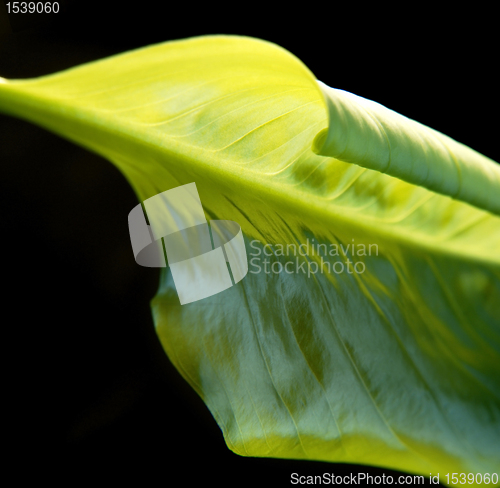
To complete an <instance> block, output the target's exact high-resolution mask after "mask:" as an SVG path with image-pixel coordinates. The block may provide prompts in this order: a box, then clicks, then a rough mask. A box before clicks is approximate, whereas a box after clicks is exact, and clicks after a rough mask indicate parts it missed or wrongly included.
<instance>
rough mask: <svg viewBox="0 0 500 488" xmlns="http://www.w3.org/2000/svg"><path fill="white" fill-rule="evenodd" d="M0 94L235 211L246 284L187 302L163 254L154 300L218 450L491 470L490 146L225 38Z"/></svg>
mask: <svg viewBox="0 0 500 488" xmlns="http://www.w3.org/2000/svg"><path fill="white" fill-rule="evenodd" d="M0 110H1V111H3V112H5V113H7V114H11V115H13V116H18V117H21V118H24V119H27V120H30V121H32V122H34V123H37V124H39V125H41V126H43V127H45V128H47V129H50V130H52V131H54V132H56V133H58V134H60V135H61V136H63V137H67V138H69V139H71V140H73V141H74V142H76V143H78V144H81V145H83V146H84V147H86V148H89V149H91V150H93V151H95V152H97V153H99V154H101V155H103V156H105V157H107V158H108V159H109V160H110V161H112V162H113V163H114V164H116V165H117V167H118V168H119V169H120V170H121V171H122V172H123V174H124V175H125V176H126V177H127V179H128V181H130V183H131V185H132V186H133V187H134V189H135V191H136V193H137V195H138V198H139V199H140V200H141V201H142V200H145V199H146V198H149V197H151V196H153V195H155V194H157V193H160V192H162V191H165V190H168V189H170V188H174V187H177V186H179V185H183V184H188V183H191V182H193V181H194V182H195V183H196V186H197V188H198V192H199V194H200V197H201V201H202V203H203V205H204V209H205V212H206V215H207V217H208V219H211V220H212V219H215V220H216V219H227V220H234V221H236V222H238V223H239V224H240V226H241V228H242V231H243V234H244V238H245V242H246V247H247V252H248V254H249V260H250V267H249V270H250V271H249V273H248V275H247V276H246V277H245V278H244V279H243V280H242V281H241V282H239V283H238V284H236V285H235V286H233V287H232V288H230V289H228V290H226V291H224V292H223V293H220V294H218V295H215V296H213V297H210V298H207V299H204V300H202V301H199V302H194V303H190V304H187V305H184V306H181V305H180V304H179V299H178V297H177V294H176V291H175V287H174V284H173V281H172V278H171V275H170V273H169V271H168V268H166V269H165V270H164V272H163V273H162V277H161V283H160V288H159V291H158V294H157V296H156V297H155V299H154V300H153V302H152V309H153V315H154V319H155V324H156V327H157V331H158V335H159V337H160V339H161V341H162V344H163V346H164V348H165V350H166V352H167V354H168V356H169V358H170V359H171V361H172V362H173V363H174V365H175V366H176V367H177V368H178V370H179V371H180V372H181V374H182V375H183V376H184V378H185V379H186V380H187V381H188V382H189V383H190V384H191V386H192V387H193V388H194V389H195V390H196V391H197V392H198V394H199V395H200V396H201V397H202V398H203V400H204V401H205V403H206V404H207V406H208V408H209V409H210V411H211V412H212V414H213V415H214V417H215V419H216V421H217V422H218V424H219V426H220V427H221V429H222V431H223V434H224V438H225V440H226V443H227V445H228V446H229V448H230V449H232V450H233V451H234V452H236V453H238V454H241V455H245V456H267V457H279V458H292V459H314V460H321V461H331V462H351V463H358V464H367V465H375V466H382V467H387V468H393V469H398V470H403V471H407V472H413V473H421V474H423V475H426V476H429V474H430V473H433V474H436V473H437V472H440V473H441V475H443V473H469V472H481V473H493V472H497V473H498V472H499V471H500V462H499V460H500V217H499V215H500V170H499V167H498V165H496V164H495V163H494V162H493V161H491V160H489V159H488V158H486V157H484V156H482V155H480V154H478V153H476V152H475V151H473V150H471V149H469V148H467V147H465V146H463V145H461V144H459V143H457V142H455V141H453V140H451V139H449V138H447V137H446V136H444V135H442V134H439V133H437V132H435V131H433V130H431V129H429V128H427V127H424V126H422V125H420V124H417V123H416V122H414V121H411V120H409V119H406V118H405V117H403V116H401V115H398V114H395V113H394V112H391V111H389V110H388V109H385V108H384V107H381V106H380V105H378V104H375V103H374V102H370V101H367V100H364V99H361V98H359V97H356V96H354V95H351V94H348V93H346V92H342V91H340V90H333V89H331V88H328V87H325V86H324V85H322V84H318V83H317V82H316V80H315V78H314V76H313V75H312V74H311V73H310V72H309V70H308V69H307V68H306V67H305V66H304V65H303V64H302V63H301V62H300V61H299V60H297V59H296V58H295V57H294V56H293V55H291V54H290V53H288V52H287V51H285V50H283V49H282V48H280V47H278V46H276V45H273V44H270V43H267V42H264V41H260V40H256V39H251V38H244V37H235V36H213V37H202V38H193V39H188V40H184V41H176V42H169V43H165V44H160V45H156V46H150V47H147V48H144V49H140V50H137V51H133V52H130V53H126V54H123V55H119V56H115V57H112V58H109V59H106V60H103V61H99V62H95V63H91V64H88V65H84V66H81V67H78V68H74V69H70V70H67V71H65V72H62V73H58V74H55V75H51V76H46V77H42V78H38V79H34V80H23V81H22V80H17V81H7V80H1V79H0ZM313 149H314V150H313ZM299 246H301V247H299ZM294 249H295V251H296V253H297V255H293V253H292V251H293V250H294ZM287 251H288V252H287ZM300 251H302V252H300ZM131 257H132V254H131ZM265 260H268V261H269V262H268V263H267V264H266V263H265ZM342 266H343V272H340V270H341V268H342ZM257 267H260V268H261V270H260V272H256V271H257ZM266 271H267V272H266ZM290 271H291V272H290ZM441 481H443V477H442V476H441Z"/></svg>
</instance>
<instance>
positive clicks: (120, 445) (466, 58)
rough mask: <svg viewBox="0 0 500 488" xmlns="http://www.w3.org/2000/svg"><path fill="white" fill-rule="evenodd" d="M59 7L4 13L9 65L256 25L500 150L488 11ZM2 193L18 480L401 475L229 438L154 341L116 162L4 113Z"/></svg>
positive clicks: (49, 68) (308, 59) (7, 421)
mask: <svg viewBox="0 0 500 488" xmlns="http://www.w3.org/2000/svg"><path fill="white" fill-rule="evenodd" d="M60 3H61V5H62V9H61V12H60V13H59V14H53V15H31V16H30V15H28V14H24V15H19V14H18V15H10V16H9V19H8V20H7V16H6V10H4V11H3V12H1V14H0V15H1V16H0V29H3V30H1V31H0V43H1V44H0V76H2V77H5V78H26V77H34V76H40V75H43V74H48V73H52V72H55V71H59V70H61V69H64V68H68V67H71V66H75V65H78V64H81V63H83V62H88V61H92V60H95V59H100V58H102V57H105V56H108V55H111V54H115V53H119V52H123V51H126V50H129V49H132V48H136V47H141V46H145V45H148V44H152V43H156V42H162V41H166V40H170V39H180V38H185V37H190V36H194V35H201V34H221V33H222V34H244V35H250V36H254V37H259V38H263V39H266V40H269V41H273V42H276V43H277V44H280V45H281V46H283V47H285V48H286V49H288V50H289V51H291V52H292V53H294V54H295V55H296V56H298V57H299V58H300V59H301V60H302V61H303V62H304V63H305V64H306V65H307V66H308V67H309V68H310V69H311V70H312V72H313V73H314V74H315V75H316V77H317V78H318V79H320V80H322V81H324V82H325V83H326V84H328V85H330V86H334V87H336V88H342V89H345V90H347V91H350V92H353V93H356V94H357V95H361V96H363V97H366V98H369V99H372V100H375V101H377V102H379V103H382V104H384V105H386V106H388V107H389V108H392V109H394V110H396V111H398V112H400V113H402V114H404V115H406V116H408V117H410V118H414V119H416V120H418V121H420V122H422V123H424V124H426V125H429V126H431V127H433V128H435V129H437V130H440V131H442V132H444V133H446V134H448V135H450V136H451V137H453V138H455V139H457V140H459V141H460V142H463V143H465V144H467V145H469V146H471V147H472V148H474V149H476V150H478V151H479V152H482V153H483V154H485V155H487V156H489V157H491V158H493V159H495V160H497V161H498V160H499V159H500V154H499V150H498V122H497V120H498V114H497V112H498V109H499V108H500V103H499V98H498V92H497V84H498V81H497V80H498V76H497V74H496V70H495V68H496V65H497V63H498V59H497V51H498V41H497V39H496V36H495V35H494V31H493V30H492V29H491V28H490V27H489V25H488V18H489V17H490V16H489V15H488V13H487V12H485V13H481V14H480V15H479V16H477V15H476V16H474V15H473V14H472V13H471V12H465V13H464V14H462V15H461V16H459V17H456V18H451V17H448V18H446V19H437V18H436V17H435V14H434V13H433V12H419V13H418V14H417V13H416V12H413V11H412V12H411V13H408V11H406V13H405V14H402V13H401V12H398V11H381V10H380V9H379V8H377V9H374V10H373V12H367V11H364V10H362V9H361V8H359V7H357V6H355V7H354V8H353V9H351V10H350V11H347V10H345V11H344V10H342V9H340V8H337V6H336V5H334V4H332V5H330V6H329V7H326V6H325V7H322V6H320V5H312V4H311V5H310V6H307V5H303V6H302V7H301V8H300V9H298V8H295V10H293V9H292V8H291V7H290V6H287V5H285V4H282V6H281V7H280V10H279V11H273V10H271V7H270V5H256V4H251V5H250V4H238V5H237V8H235V9H224V8H223V7H222V6H216V5H215V4H205V5H204V6H202V7H200V6H196V5H194V4H191V3H188V2H184V3H185V5H184V6H181V7H178V8H177V9H176V10H174V8H173V4H172V5H168V6H167V7H166V8H164V9H163V10H159V9H158V7H157V6H156V4H152V3H148V2H144V1H143V2H137V3H136V4H127V5H125V3H123V2H94V1H83V0H82V1H79V0H73V1H72V0H66V1H64V2H60ZM3 7H4V6H3V5H2V4H1V3H0V9H1V8H3ZM238 9H239V10H238ZM475 17H478V19H476V18H475ZM490 23H491V22H490ZM0 203H1V216H2V217H1V218H2V249H3V252H2V259H3V261H2V262H3V271H4V273H3V287H2V303H3V314H2V323H3V331H4V340H3V342H2V344H3V347H4V349H5V351H6V354H5V358H6V360H7V362H6V366H5V370H4V371H5V373H6V374H5V390H4V391H5V392H6V396H5V398H6V400H4V402H5V403H6V404H7V406H9V407H11V408H10V409H9V412H11V413H9V414H8V415H5V417H4V419H3V420H4V427H5V429H6V430H8V431H9V433H11V434H12V435H11V436H10V437H8V438H7V437H4V439H9V440H5V441H4V442H5V444H6V447H7V449H8V450H9V452H10V454H11V456H10V457H9V463H11V466H15V467H16V469H17V470H18V473H19V475H20V476H21V478H23V477H26V476H31V475H34V476H36V477H43V478H45V477H46V476H49V477H50V479H52V480H54V481H55V480H57V479H59V478H61V480H63V481H65V482H67V483H68V484H70V485H71V484H73V483H72V482H73V481H74V480H78V479H80V478H82V477H86V476H90V477H91V478H94V479H98V478H99V479H102V478H106V479H108V480H110V481H113V480H114V481H116V480H118V479H122V478H123V477H125V478H128V477H129V476H130V474H131V473H132V472H137V473H139V474H140V475H141V477H142V478H143V482H144V483H145V484H146V485H148V484H149V482H151V483H152V482H153V481H154V482H159V483H162V484H164V485H166V486H183V485H185V484H186V485H188V486H191V485H193V486H198V485H203V484H205V483H208V482H211V481H212V482H216V483H217V485H218V486H253V485H262V486H288V485H289V484H290V474H291V473H292V472H298V473H299V474H301V475H307V474H321V473H323V472H335V473H338V474H345V473H350V472H355V473H357V472H367V471H369V472H371V473H372V474H381V473H382V472H385V473H387V474H390V473H391V472H390V471H388V470H378V469H375V468H366V467H361V466H354V465H334V464H324V463H314V462H300V461H284V460H269V459H255V458H243V457H239V456H237V455H235V454H233V453H232V452H231V451H229V450H228V449H227V447H226V446H225V443H224V441H223V438H222V435H221V432H220V430H219V428H218V427H217V425H216V423H215V421H214V420H213V418H212V416H211V415H210V413H209V412H208V410H207V409H206V407H205V406H204V404H203V402H202V401H201V400H200V399H199V398H198V397H197V395H196V394H195V393H194V392H193V391H192V390H191V389H190V387H189V386H188V385H187V384H186V383H185V382H184V380H183V379H182V378H181V377H180V375H179V374H178V373H177V371H176V370H175V368H174V367H173V366H172V365H171V364H170V362H169V360H168V358H167V357H166V355H165V354H164V352H163V350H162V348H161V346H160V344H159V342H158V340H157V338H156V335H155V332H154V328H153V322H152V318H151V313H150V309H149V301H150V299H151V298H152V297H153V296H154V294H155V291H156V287H157V283H158V273H157V271H155V270H152V269H147V268H141V267H140V266H137V265H136V264H135V262H134V260H133V256H132V252H131V249H130V241H129V236H128V228H127V215H128V212H129V211H130V210H131V209H132V207H133V206H134V205H136V203H137V200H136V197H135V195H134V193H133V192H132V190H131V188H130V187H129V185H128V183H127V182H126V181H125V179H124V178H123V177H122V176H121V174H120V173H119V172H118V170H117V169H116V168H115V167H114V166H112V165H111V164H110V163H108V162H107V161H104V160H103V159H101V158H100V157H98V156H96V155H94V154H91V153H89V152H87V151H85V150H84V149H82V148H79V147H77V146H74V145H73V144H71V143H69V142H67V141H65V140H62V139H60V138H58V137H57V136H54V135H52V134H50V133H48V132H46V131H44V130H42V129H39V128H37V127H35V126H32V125H30V124H28V123H25V122H23V121H19V120H15V119H12V118H9V117H5V116H1V117H0ZM11 460H12V461H11ZM392 474H394V473H392ZM179 477H180V478H179Z"/></svg>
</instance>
